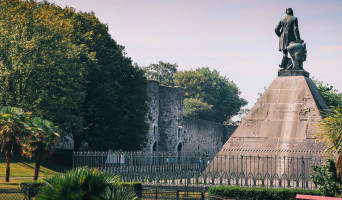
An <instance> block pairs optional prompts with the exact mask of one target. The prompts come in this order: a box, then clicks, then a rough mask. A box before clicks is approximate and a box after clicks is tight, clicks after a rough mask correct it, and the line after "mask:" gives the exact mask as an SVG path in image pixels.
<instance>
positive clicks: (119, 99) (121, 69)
mask: <svg viewBox="0 0 342 200" xmlns="http://www.w3.org/2000/svg"><path fill="white" fill-rule="evenodd" d="M0 8H1V9H0V61H1V62H0V104H1V105H9V106H16V107H21V108H23V109H24V110H30V111H32V112H33V113H36V115H37V116H39V117H42V118H44V119H48V120H51V121H53V122H54V123H55V124H58V125H59V127H60V128H61V129H63V131H64V132H71V133H73V135H74V138H75V139H76V140H75V142H76V146H78V145H77V144H79V143H80V141H81V140H86V141H88V142H89V146H90V147H91V148H92V149H101V150H105V149H125V150H134V149H139V148H140V147H141V144H142V141H144V138H145V134H146V132H147V128H148V127H147V124H146V123H145V116H146V112H147V105H146V100H147V95H146V87H147V82H146V78H145V77H144V76H143V71H142V70H141V69H139V68H138V67H137V66H134V65H133V64H132V61H131V59H130V58H127V57H125V52H124V47H123V46H121V45H118V44H117V43H116V42H115V41H114V40H113V39H112V38H111V36H110V35H109V33H108V27H107V26H106V25H105V24H103V23H101V22H100V21H99V20H98V18H96V16H95V15H94V13H83V12H79V13H76V12H75V10H74V9H72V8H63V9H62V8H61V7H59V6H56V5H54V4H50V3H48V2H45V1H44V2H39V3H37V2H36V1H34V0H32V1H22V0H3V1H0Z"/></svg>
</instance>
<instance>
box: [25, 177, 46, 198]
mask: <svg viewBox="0 0 342 200" xmlns="http://www.w3.org/2000/svg"><path fill="white" fill-rule="evenodd" d="M45 185H46V183H45V182H37V181H26V182H22V183H20V190H21V191H22V192H23V193H24V194H25V196H26V197H28V198H29V199H30V198H32V197H35V196H37V194H38V192H39V191H40V189H41V188H42V187H44V186H45Z"/></svg>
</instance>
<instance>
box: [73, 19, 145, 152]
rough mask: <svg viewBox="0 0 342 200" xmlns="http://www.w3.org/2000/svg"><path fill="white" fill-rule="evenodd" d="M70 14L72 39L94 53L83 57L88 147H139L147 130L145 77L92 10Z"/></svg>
mask: <svg viewBox="0 0 342 200" xmlns="http://www.w3.org/2000/svg"><path fill="white" fill-rule="evenodd" d="M71 18H72V24H73V25H74V27H75V29H74V30H75V31H74V32H73V35H74V36H73V37H74V41H75V42H76V43H77V44H79V45H84V46H86V47H87V53H88V54H90V55H94V57H95V60H94V61H92V60H89V59H88V60H87V61H86V63H87V72H88V75H87V84H86V93H87V95H86V97H85V103H84V106H83V112H84V114H85V115H84V116H85V117H84V119H85V124H86V125H87V126H86V129H85V131H84V133H85V135H86V137H87V140H88V142H89V147H90V148H91V149H97V150H108V149H122V150H137V149H140V148H141V145H142V144H143V141H144V139H145V136H146V133H147V130H148V125H147V124H146V122H145V118H146V113H147V104H146V101H147V92H146V91H147V80H146V78H145V77H144V73H143V71H142V70H141V69H140V68H139V67H138V66H133V65H132V61H131V59H130V58H127V57H125V56H124V54H125V52H124V47H123V46H120V45H118V44H117V43H116V42H115V41H114V40H113V39H112V38H111V36H110V34H109V33H108V27H107V26H106V25H105V24H103V23H101V22H100V21H99V20H98V18H96V17H95V15H94V14H93V13H72V14H71ZM81 138H83V137H82V136H81ZM76 139H77V137H76Z"/></svg>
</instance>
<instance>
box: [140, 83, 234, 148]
mask: <svg viewBox="0 0 342 200" xmlns="http://www.w3.org/2000/svg"><path fill="white" fill-rule="evenodd" d="M183 95H184V94H183V89H182V88H180V87H165V86H160V85H159V82H157V81H149V84H148V102H147V104H148V107H149V111H148V114H147V119H146V120H147V123H148V124H149V126H150V128H149V132H148V134H147V140H146V143H145V147H144V149H143V150H144V151H174V152H177V151H178V152H179V151H181V152H186V153H200V154H207V153H212V154H216V153H217V152H218V151H219V150H220V149H221V147H222V146H223V144H224V143H225V142H226V141H227V140H228V138H229V137H230V136H231V134H232V133H233V132H234V130H235V129H236V126H224V125H222V124H217V123H214V122H209V121H205V120H200V119H196V118H190V117H183V116H184V98H183Z"/></svg>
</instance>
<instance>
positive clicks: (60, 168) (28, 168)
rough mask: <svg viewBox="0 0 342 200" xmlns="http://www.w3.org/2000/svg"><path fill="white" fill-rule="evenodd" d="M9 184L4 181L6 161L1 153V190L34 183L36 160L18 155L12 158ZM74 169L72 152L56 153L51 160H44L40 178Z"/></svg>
mask: <svg viewBox="0 0 342 200" xmlns="http://www.w3.org/2000/svg"><path fill="white" fill-rule="evenodd" d="M10 167H11V171H10V177H12V178H11V179H10V182H9V183H6V182H5V180H4V177H5V174H6V159H5V155H4V153H3V152H0V189H4V188H17V187H19V184H20V183H21V182H23V181H32V180H33V174H34V168H35V163H34V160H30V159H27V158H24V157H22V156H20V155H18V154H15V155H13V156H12V159H11V165H10ZM71 168H72V152H70V151H69V152H56V153H55V154H54V155H53V156H52V157H51V158H49V159H46V160H43V161H42V164H41V167H40V171H39V177H41V178H44V177H49V176H53V175H56V174H59V173H63V172H65V171H66V170H69V169H71Z"/></svg>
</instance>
